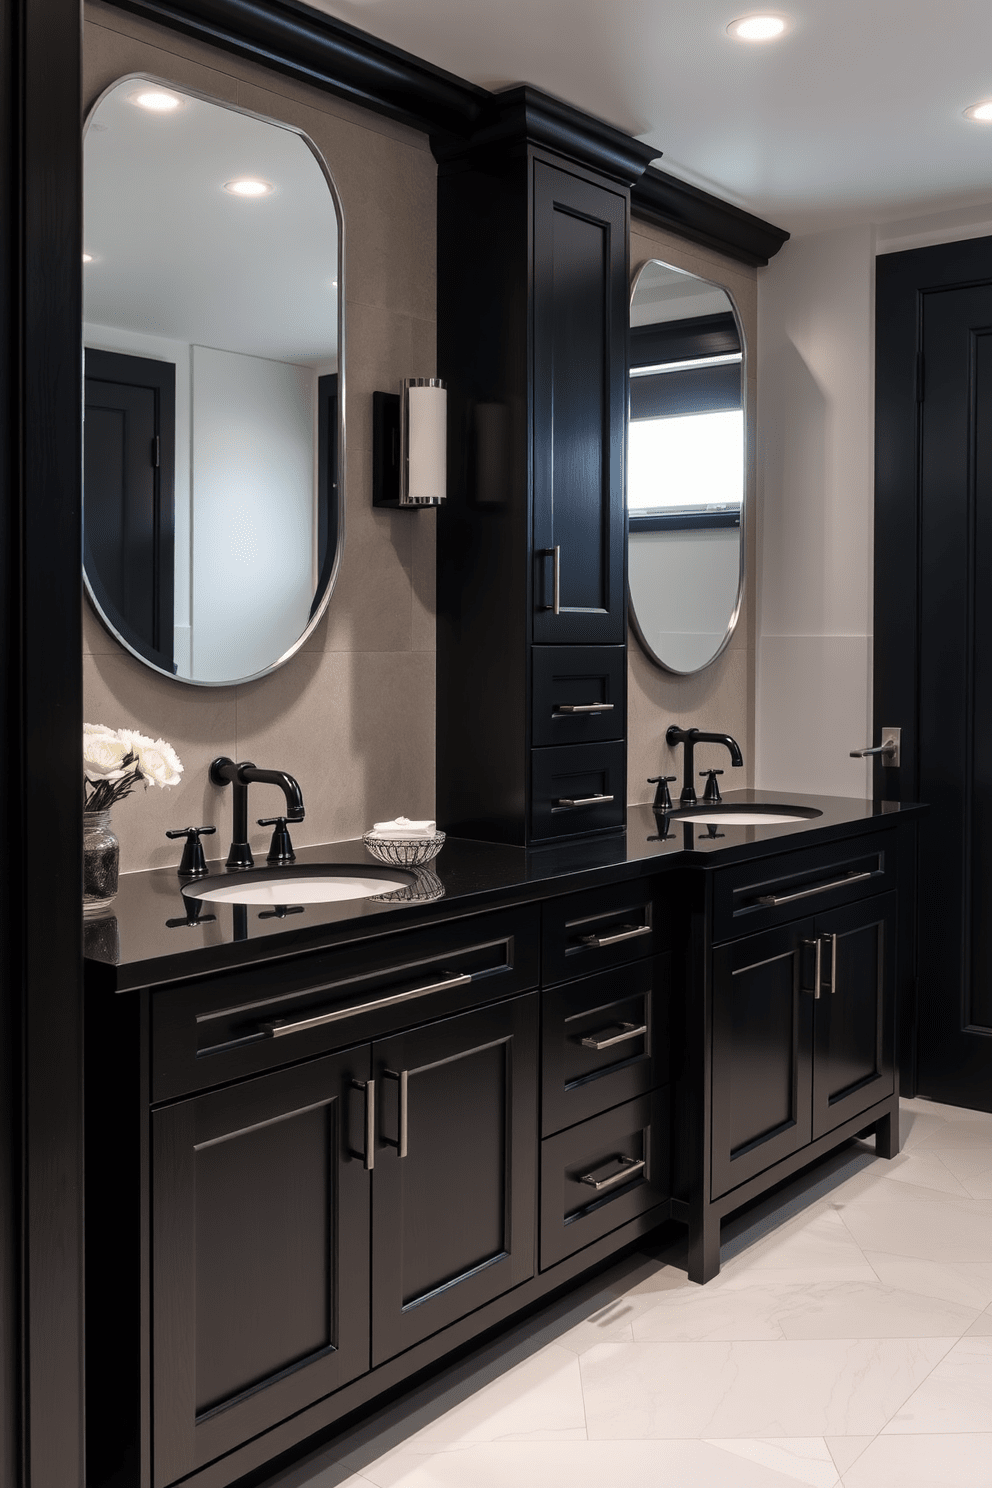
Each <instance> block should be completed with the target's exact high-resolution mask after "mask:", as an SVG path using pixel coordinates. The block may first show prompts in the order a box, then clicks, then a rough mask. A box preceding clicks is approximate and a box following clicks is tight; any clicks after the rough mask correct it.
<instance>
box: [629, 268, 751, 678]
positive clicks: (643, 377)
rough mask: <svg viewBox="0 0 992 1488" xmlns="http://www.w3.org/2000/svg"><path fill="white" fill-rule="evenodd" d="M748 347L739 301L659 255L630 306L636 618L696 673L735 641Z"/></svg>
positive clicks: (655, 650)
mask: <svg viewBox="0 0 992 1488" xmlns="http://www.w3.org/2000/svg"><path fill="white" fill-rule="evenodd" d="M746 355H747V351H746V345H745V340H744V330H743V327H742V325H741V320H740V316H739V315H738V312H737V308H736V306H735V305H734V302H733V300H732V298H731V296H730V295H729V294H728V292H727V290H726V289H724V288H723V286H722V285H719V284H714V283H712V282H711V281H709V280H707V279H702V278H700V277H699V276H698V275H696V274H691V273H689V272H688V271H687V270H685V269H678V268H674V267H673V266H672V265H670V264H666V263H662V262H661V261H660V260H658V259H652V260H650V261H649V262H647V263H645V264H643V265H642V266H641V268H640V269H639V271H638V273H637V274H636V275H635V279H634V285H633V291H632V294H631V302H630V409H629V418H628V423H627V514H628V543H627V557H628V573H629V579H628V583H629V598H630V619H631V624H632V626H633V629H634V631H635V634H636V635H637V637H638V639H639V641H640V643H641V645H642V646H643V648H644V650H645V652H646V653H647V655H648V656H649V657H650V658H651V660H652V661H654V662H655V663H656V664H657V665H658V666H661V667H664V668H665V670H666V671H670V672H675V673H677V674H679V675H683V676H684V675H688V674H690V673H692V672H697V671H700V670H702V668H703V667H707V666H709V665H710V664H711V663H712V662H713V661H715V660H716V658H717V657H718V656H719V655H720V653H721V652H722V651H723V650H724V649H725V647H726V646H727V644H728V642H729V640H730V637H731V636H732V635H733V633H734V628H735V626H736V624H737V620H738V617H739V615H740V608H741V600H742V598H743V593H744V574H745V537H746V518H747V500H746V492H747V481H746V470H747V462H746V448H747V440H746V409H745V399H746V388H747V379H746Z"/></svg>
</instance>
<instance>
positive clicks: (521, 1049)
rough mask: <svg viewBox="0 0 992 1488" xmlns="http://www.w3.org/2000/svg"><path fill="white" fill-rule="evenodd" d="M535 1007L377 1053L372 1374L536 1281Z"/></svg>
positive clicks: (494, 1013)
mask: <svg viewBox="0 0 992 1488" xmlns="http://www.w3.org/2000/svg"><path fill="white" fill-rule="evenodd" d="M537 1041H538V1029H537V994H536V993H529V994H528V995H527V996H524V997H515V998H512V999H510V1000H509V1001H507V1002H502V1003H498V1004H496V1005H495V1006H493V1007H489V1008H482V1009H480V1010H479V1011H477V1012H471V1013H463V1014H461V1015H459V1016H458V1017H455V1018H446V1019H444V1020H443V1021H441V1022H438V1023H430V1024H428V1025H427V1026H426V1027H425V1028H417V1029H414V1030H413V1031H412V1032H410V1033H403V1034H399V1035H397V1036H396V1037H395V1038H391V1039H384V1040H382V1041H381V1042H379V1043H377V1044H375V1045H374V1067H375V1076H376V1086H377V1089H378V1092H379V1097H378V1098H379V1121H378V1131H379V1137H378V1143H377V1147H376V1154H375V1173H374V1179H373V1188H372V1361H373V1364H381V1363H382V1362H383V1360H384V1359H389V1358H391V1357H392V1356H393V1355H394V1354H398V1353H400V1351H401V1350H403V1349H406V1348H409V1347H410V1346H411V1344H414V1343H417V1342H419V1341H420V1339H422V1338H426V1337H428V1336H429V1335H430V1334H431V1333H436V1332H437V1330H438V1329H439V1328H443V1327H445V1326H446V1325H447V1324H448V1323H452V1322H455V1321H456V1319H458V1318H460V1317H464V1316H465V1315H466V1314H467V1313H469V1312H473V1311H474V1310H475V1309H476V1308H477V1307H481V1306H482V1305H483V1303H485V1302H489V1301H491V1300H492V1298H494V1297H498V1296H500V1295H501V1294H502V1293H503V1292H506V1291H508V1290H509V1289H510V1288H511V1287H514V1286H517V1285H518V1284H519V1283H520V1282H522V1281H526V1280H527V1279H528V1278H529V1277H531V1276H533V1275H534V1271H535V1257H534V1228H535V1207H536V1187H537V1176H536V1159H537V1142H536V1134H537Z"/></svg>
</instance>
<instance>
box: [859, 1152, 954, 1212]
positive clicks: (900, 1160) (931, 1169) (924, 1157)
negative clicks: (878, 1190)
mask: <svg viewBox="0 0 992 1488" xmlns="http://www.w3.org/2000/svg"><path fill="white" fill-rule="evenodd" d="M871 1172H872V1174H873V1175H877V1176H878V1177H879V1178H884V1179H885V1180H886V1181H887V1182H889V1183H909V1184H912V1185H913V1186H915V1187H917V1188H933V1189H936V1190H937V1192H938V1193H949V1194H959V1195H961V1196H962V1197H963V1198H966V1199H967V1198H971V1197H972V1195H971V1194H970V1193H969V1192H968V1190H967V1188H966V1187H965V1186H964V1184H963V1183H962V1182H961V1180H960V1178H956V1177H955V1176H954V1174H953V1173H952V1172H951V1170H950V1168H949V1167H947V1166H946V1164H945V1163H944V1161H943V1159H942V1158H941V1157H939V1156H938V1155H937V1153H935V1152H930V1151H928V1149H927V1148H926V1147H922V1148H917V1149H916V1150H915V1151H913V1152H900V1153H899V1155H898V1156H897V1157H893V1158H891V1159H890V1160H887V1159H885V1158H878V1159H877V1161H876V1162H875V1163H873V1164H872V1169H871Z"/></svg>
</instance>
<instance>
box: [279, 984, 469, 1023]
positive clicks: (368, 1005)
mask: <svg viewBox="0 0 992 1488" xmlns="http://www.w3.org/2000/svg"><path fill="white" fill-rule="evenodd" d="M471 980H472V974H471V972H468V971H460V972H446V973H445V974H444V978H443V980H442V981H438V982H428V983H427V985H426V986H425V987H410V988H408V989H407V991H405V992H390V993H389V994H388V995H387V996H385V997H376V998H373V999H372V1000H371V1001H370V1002H351V1003H348V1004H347V1006H346V1007H339V1008H334V1009H333V1010H332V1011H331V1012H329V1013H314V1014H313V1015H312V1017H307V1018H288V1019H286V1020H279V1021H278V1022H275V1023H260V1024H259V1026H258V1031H259V1033H260V1034H262V1035H264V1036H265V1037H266V1038H285V1037H286V1035H287V1034H288V1033H304V1032H306V1030H307V1029H309V1028H323V1027H324V1026H325V1024H327V1023H338V1022H340V1020H341V1019H342V1018H354V1017H356V1016H357V1015H358V1014H359V1013H372V1012H375V1011H376V1010H377V1009H379V1008H387V1007H395V1006H396V1004H397V1003H400V1002H411V1001H412V1000H413V999H415V998H417V997H429V996H430V994H431V993H432V992H445V991H447V990H448V989H449V988H451V987H465V986H467V985H468V983H469V982H470V981H471Z"/></svg>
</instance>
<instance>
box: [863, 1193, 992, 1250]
mask: <svg viewBox="0 0 992 1488" xmlns="http://www.w3.org/2000/svg"><path fill="white" fill-rule="evenodd" d="M885 1189H886V1190H887V1191H886V1192H885V1193H880V1192H878V1191H876V1192H874V1193H873V1194H870V1195H869V1194H863V1195H860V1196H859V1197H858V1198H857V1199H855V1200H854V1201H853V1202H850V1203H844V1204H843V1205H842V1206H840V1207H839V1208H838V1210H837V1214H838V1216H839V1217H840V1219H841V1220H842V1222H843V1224H844V1225H845V1226H846V1228H847V1230H848V1231H849V1233H850V1234H851V1236H852V1237H853V1239H854V1241H855V1242H856V1244H857V1245H858V1246H860V1247H861V1248H862V1250H884V1251H888V1252H889V1254H890V1255H902V1256H912V1257H914V1258H916V1259H918V1260H930V1261H950V1262H955V1261H978V1262H983V1263H985V1262H992V1203H990V1202H987V1201H984V1200H980V1199H958V1198H955V1197H953V1195H950V1194H948V1195H947V1196H946V1197H944V1198H943V1199H942V1200H941V1201H940V1202H939V1203H937V1202H935V1201H934V1195H933V1194H932V1193H925V1192H922V1191H921V1190H918V1189H913V1190H910V1189H909V1187H908V1185H904V1184H900V1183H891V1184H890V1183H887V1184H886V1185H885ZM895 1190H903V1191H902V1192H899V1193H896V1192H894V1191H895Z"/></svg>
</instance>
